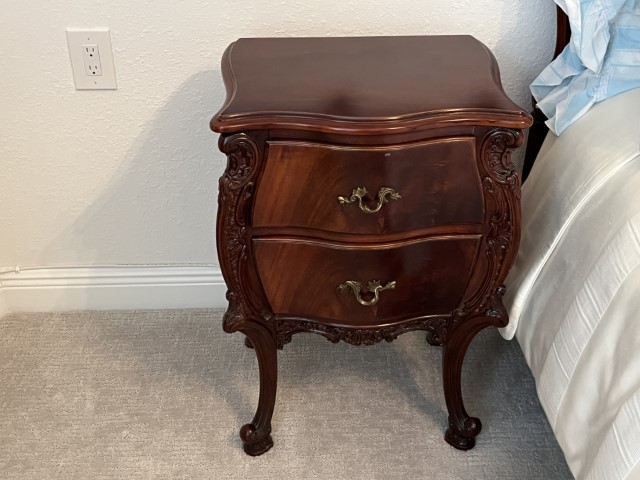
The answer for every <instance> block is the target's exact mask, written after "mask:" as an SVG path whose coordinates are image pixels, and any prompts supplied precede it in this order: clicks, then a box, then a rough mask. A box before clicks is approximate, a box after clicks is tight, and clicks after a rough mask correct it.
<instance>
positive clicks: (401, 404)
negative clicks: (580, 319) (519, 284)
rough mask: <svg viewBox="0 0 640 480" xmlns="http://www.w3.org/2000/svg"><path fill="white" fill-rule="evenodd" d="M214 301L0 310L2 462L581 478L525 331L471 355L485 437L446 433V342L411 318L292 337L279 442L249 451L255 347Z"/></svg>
mask: <svg viewBox="0 0 640 480" xmlns="http://www.w3.org/2000/svg"><path fill="white" fill-rule="evenodd" d="M221 314H222V312H220V311H212V310H209V311H207V310H185V311H136V312H79V313H68V314H19V315H18V314H14V315H9V316H6V317H4V318H2V319H1V320H0V478H3V479H10V478H11V479H12V478H20V479H52V478H55V479H100V478H109V479H111V478H123V479H132V478H189V479H199V478H206V479H226V478H267V479H290V480H297V479H312V478H317V479H340V478H345V479H418V478H421V479H425V478H427V479H431V478H433V479H439V480H440V479H442V480H446V479H516V478H517V479H545V480H547V479H569V478H571V475H570V473H569V470H568V468H567V466H566V463H565V461H564V458H563V456H562V452H561V451H560V449H559V447H558V445H557V443H556V441H555V439H554V437H553V435H552V433H551V430H550V428H549V425H548V423H547V421H546V419H545V416H544V413H543V412H542V409H541V408H540V405H539V403H538V400H537V397H536V395H535V387H534V382H533V379H532V377H531V375H530V373H529V370H528V369H527V366H526V364H525V362H524V359H523V357H522V354H521V352H520V350H519V347H518V345H517V343H515V342H505V341H503V340H502V339H501V338H500V337H499V335H498V333H497V332H496V331H495V330H494V331H491V330H487V331H484V332H482V333H481V334H480V335H479V336H478V337H477V338H476V340H475V341H474V343H473V344H472V346H471V348H470V350H469V352H468V355H467V361H466V363H465V372H464V377H463V388H464V392H465V398H466V405H467V410H468V411H469V412H470V413H471V414H473V415H477V416H479V417H480V418H481V419H482V421H483V424H484V429H483V432H482V433H481V434H480V436H479V437H478V443H477V445H476V448H475V449H473V450H471V451H468V452H460V451H457V450H455V449H453V448H452V447H450V446H449V445H447V444H446V443H444V441H443V438H442V436H443V432H444V429H445V427H446V413H445V407H444V398H443V395H442V383H441V374H440V360H441V350H440V349H439V348H434V347H429V346H428V345H427V344H426V343H425V342H424V335H423V334H421V333H419V332H415V333H410V334H406V335H404V336H402V337H400V338H399V339H398V340H397V341H395V342H393V343H391V344H387V343H384V344H380V345H376V346H375V347H367V348H362V347H361V348H358V347H353V346H350V345H345V344H338V345H334V344H332V343H329V342H327V341H326V340H325V339H323V338H322V337H319V336H314V335H298V336H296V337H294V340H293V342H292V343H291V344H289V345H288V346H287V347H285V349H284V350H283V351H282V352H281V353H280V357H279V360H280V383H279V389H278V401H277V404H276V412H275V414H274V419H273V438H274V442H275V446H274V448H273V449H272V450H270V451H269V452H268V453H266V454H265V455H263V456H261V457H256V458H252V457H249V456H247V455H245V454H244V452H243V451H242V448H241V442H240V439H239V437H238V429H239V427H240V426H241V425H242V424H243V423H246V422H248V421H250V419H251V418H252V417H253V409H254V406H255V404H256V401H257V393H258V383H257V379H258V377H257V365H256V361H255V356H254V352H253V351H252V350H249V349H247V348H245V347H244V345H243V342H242V340H243V338H242V335H241V334H235V335H227V334H225V333H223V332H222V328H221V326H220V317H221Z"/></svg>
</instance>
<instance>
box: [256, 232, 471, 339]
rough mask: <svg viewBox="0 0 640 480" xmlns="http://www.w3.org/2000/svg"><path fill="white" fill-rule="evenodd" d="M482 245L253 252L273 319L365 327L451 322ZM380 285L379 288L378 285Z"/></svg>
mask: <svg viewBox="0 0 640 480" xmlns="http://www.w3.org/2000/svg"><path fill="white" fill-rule="evenodd" d="M480 240H481V236H480V235H464V236H455V237H453V236H452V237H439V238H430V239H421V240H413V241H406V242H398V243H388V244H378V245H360V244H338V243H328V242H321V241H313V240H300V239H281V238H279V239H273V238H256V239H254V240H253V244H254V252H255V259H256V263H257V267H258V271H259V273H260V277H261V280H262V284H263V287H264V290H265V293H266V296H267V299H268V301H269V303H270V305H271V308H272V311H273V313H275V314H276V315H282V316H295V317H303V318H316V319H325V320H328V321H331V322H332V323H334V324H340V325H347V326H359V327H365V326H374V325H381V324H384V323H388V322H392V321H397V320H401V319H404V318H411V317H417V316H422V315H448V314H450V313H451V312H452V311H453V310H454V309H455V308H456V307H457V306H458V304H459V303H460V301H461V299H462V295H463V294H464V291H465V288H466V286H467V282H468V280H469V277H470V274H471V271H472V268H473V263H474V260H475V257H476V252H477V250H478V247H479V245H480ZM376 281H378V282H379V286H377V284H375V283H371V284H370V282H376ZM356 282H357V283H356ZM358 284H359V285H358ZM376 290H377V295H376V294H375V292H376Z"/></svg>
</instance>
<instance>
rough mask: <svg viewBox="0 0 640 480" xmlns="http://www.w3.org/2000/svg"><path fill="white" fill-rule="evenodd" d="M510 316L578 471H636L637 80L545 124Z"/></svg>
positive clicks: (639, 401)
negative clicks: (570, 121) (560, 129)
mask: <svg viewBox="0 0 640 480" xmlns="http://www.w3.org/2000/svg"><path fill="white" fill-rule="evenodd" d="M522 218H523V229H522V241H521V246H520V251H519V254H518V258H517V260H516V264H515V265H514V268H513V269H512V271H511V273H510V275H509V277H508V279H507V294H506V297H505V300H506V306H507V309H508V311H509V314H510V324H509V325H508V326H507V327H506V328H505V329H503V330H502V333H503V335H504V336H505V337H506V338H512V337H513V335H514V334H515V336H516V338H517V339H518V342H519V343H520V346H521V347H522V350H523V352H524V355H525V357H526V359H527V362H528V364H529V366H530V368H531V371H532V372H533V375H534V377H535V379H536V384H537V390H538V395H539V397H540V402H541V404H542V406H543V408H544V410H545V412H546V414H547V417H548V419H549V422H550V424H551V426H552V428H553V431H554V432H555V434H556V437H557V439H558V443H559V444H560V446H561V447H562V449H563V451H564V453H565V456H566V459H567V463H568V464H569V467H570V468H571V471H572V472H573V474H574V475H575V476H576V478H578V479H606V480H615V479H640V89H636V90H631V91H629V92H626V93H624V94H621V95H619V96H617V97H613V98H611V99H609V100H607V101H605V102H603V103H601V104H599V105H597V106H595V107H594V108H593V109H592V110H591V111H590V112H589V113H588V114H587V115H585V116H584V117H583V118H582V119H580V120H579V121H578V122H576V123H575V124H574V125H573V126H572V127H570V128H569V129H568V130H567V131H566V132H565V133H564V134H563V135H562V136H560V137H556V136H555V135H553V134H549V137H548V138H547V140H546V142H545V144H544V146H543V149H542V151H541V152H540V155H539V156H538V159H537V160H536V164H535V166H534V168H533V171H532V173H531V176H530V177H529V179H528V180H527V182H526V183H525V185H524V187H523V193H522Z"/></svg>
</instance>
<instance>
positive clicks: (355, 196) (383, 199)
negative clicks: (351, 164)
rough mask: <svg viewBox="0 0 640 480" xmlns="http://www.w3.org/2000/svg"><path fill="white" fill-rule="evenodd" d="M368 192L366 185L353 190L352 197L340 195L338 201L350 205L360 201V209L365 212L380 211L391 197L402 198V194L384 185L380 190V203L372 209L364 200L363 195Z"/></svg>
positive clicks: (393, 198)
mask: <svg viewBox="0 0 640 480" xmlns="http://www.w3.org/2000/svg"><path fill="white" fill-rule="evenodd" d="M367 193H369V192H367V189H366V188H365V187H359V188H354V189H353V192H351V196H350V197H348V198H347V197H343V196H342V195H340V196H339V197H338V202H339V203H340V205H350V204H352V203H356V202H358V206H359V207H360V210H362V211H363V212H364V213H376V212H379V211H380V209H381V208H382V205H384V204H385V203H387V202H388V201H389V199H391V200H398V199H399V198H401V197H400V194H399V193H398V192H396V191H395V190H394V189H393V188H389V187H382V188H381V189H380V190H379V191H378V205H377V206H376V208H373V209H372V208H369V207H368V206H367V205H365V204H364V203H363V202H362V199H363V197H365V196H366V195H367Z"/></svg>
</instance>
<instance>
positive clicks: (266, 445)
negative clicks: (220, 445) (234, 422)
mask: <svg viewBox="0 0 640 480" xmlns="http://www.w3.org/2000/svg"><path fill="white" fill-rule="evenodd" d="M270 433H271V428H269V429H267V431H266V432H264V433H263V434H260V432H257V431H256V429H255V427H254V426H253V425H251V424H246V425H243V426H242V428H241V429H240V438H241V439H242V441H243V442H244V451H245V453H246V454H247V455H251V456H252V457H257V456H258V455H262V454H263V453H265V452H267V451H268V450H269V449H271V447H273V439H272V438H271V435H270Z"/></svg>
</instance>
